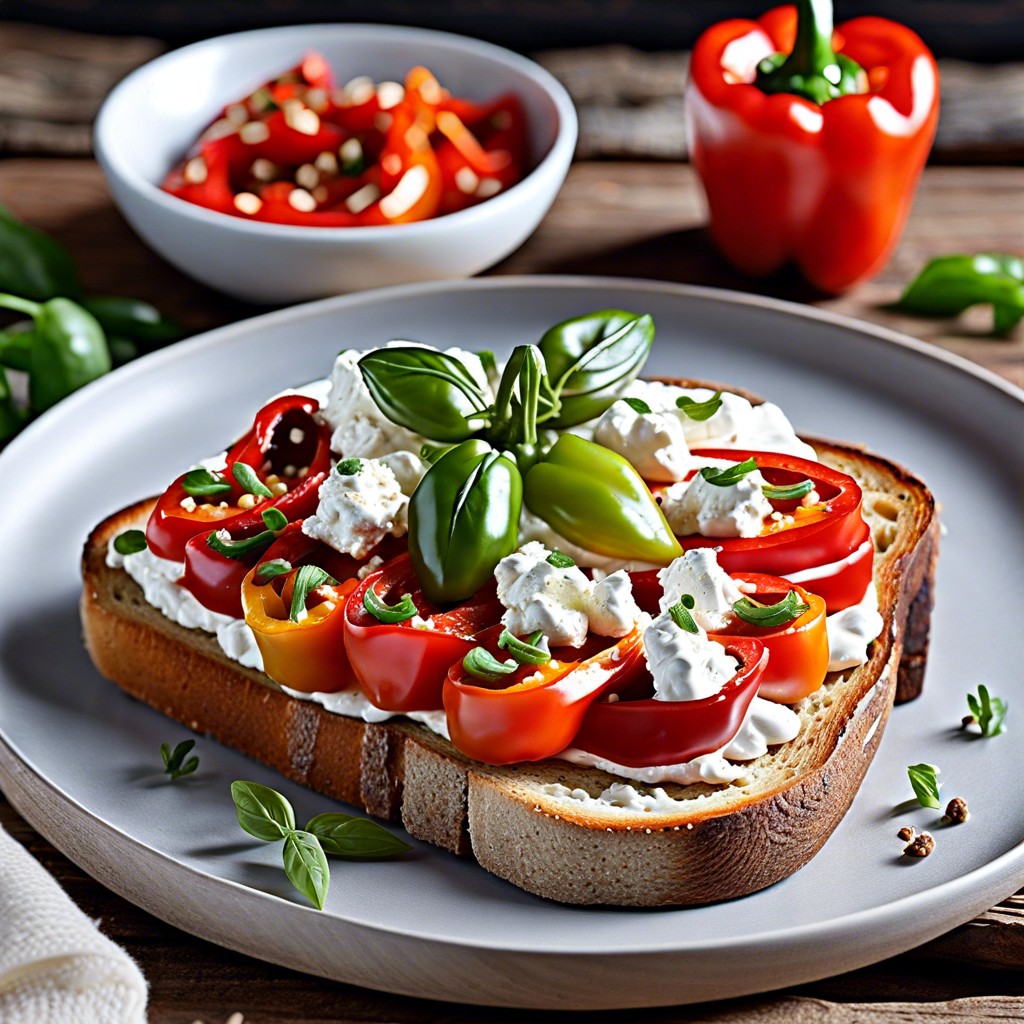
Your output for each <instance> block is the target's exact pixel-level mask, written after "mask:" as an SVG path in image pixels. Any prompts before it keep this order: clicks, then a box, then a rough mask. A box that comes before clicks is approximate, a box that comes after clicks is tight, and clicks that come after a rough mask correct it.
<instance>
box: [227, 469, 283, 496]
mask: <svg viewBox="0 0 1024 1024" xmlns="http://www.w3.org/2000/svg"><path fill="white" fill-rule="evenodd" d="M231 475H232V476H233V477H234V478H235V482H236V483H237V484H238V486H239V487H241V488H242V490H243V491H245V492H246V494H255V495H256V497H258V498H272V497H273V496H274V495H273V493H272V492H271V490H270V488H269V487H268V486H267V485H266V484H265V483H264V482H263V481H262V480H261V479H260V478H259V477H258V476H257V475H256V470H254V469H253V468H252V466H250V465H247V464H246V463H244V462H236V463H234V464H233V465H232V467H231Z"/></svg>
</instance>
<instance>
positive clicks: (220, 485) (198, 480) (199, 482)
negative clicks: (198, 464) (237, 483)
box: [181, 468, 231, 498]
mask: <svg viewBox="0 0 1024 1024" xmlns="http://www.w3.org/2000/svg"><path fill="white" fill-rule="evenodd" d="M181 486H182V489H183V490H184V491H185V493H186V494H190V495H192V497H193V498H208V497H210V496H211V495H214V494H226V493H227V492H228V491H230V490H231V484H229V483H228V482H227V480H225V479H224V477H222V476H214V475H213V473H211V472H210V471H209V470H208V469H202V468H200V469H190V470H189V471H188V472H187V473H186V474H185V475H184V476H183V477H182V479H181Z"/></svg>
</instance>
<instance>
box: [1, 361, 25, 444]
mask: <svg viewBox="0 0 1024 1024" xmlns="http://www.w3.org/2000/svg"><path fill="white" fill-rule="evenodd" d="M24 422H25V416H24V414H23V413H22V411H21V410H20V409H19V408H18V407H17V406H16V405H15V404H14V396H13V395H12V394H11V386H10V384H8V383H7V374H6V373H4V371H3V369H0V442H3V441H6V440H7V439H8V438H11V437H14V435H15V434H16V433H17V432H18V431H19V430H21V428H22V426H23V425H24Z"/></svg>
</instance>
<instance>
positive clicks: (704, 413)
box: [676, 391, 722, 422]
mask: <svg viewBox="0 0 1024 1024" xmlns="http://www.w3.org/2000/svg"><path fill="white" fill-rule="evenodd" d="M676 408H677V409H682V410H683V412H684V413H686V415H687V416H688V417H689V418H690V419H691V420H697V421H698V422H703V421H704V420H709V419H711V417H712V416H714V415H715V413H716V412H718V410H719V409H721V408H722V392H721V391H716V392H715V393H714V394H713V395H712V396H711V397H710V398H708V399H706V400H705V401H703V402H698V401H697V400H696V399H693V398H690V396H689V395H680V396H679V397H678V398H677V399H676Z"/></svg>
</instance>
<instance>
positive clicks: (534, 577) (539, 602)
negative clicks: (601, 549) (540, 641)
mask: <svg viewBox="0 0 1024 1024" xmlns="http://www.w3.org/2000/svg"><path fill="white" fill-rule="evenodd" d="M549 554H551V552H550V551H549V550H548V549H547V548H545V547H544V545H543V544H540V543H538V542H536V541H532V542H530V543H529V544H524V545H523V547H522V548H521V549H520V550H519V551H516V552H513V553H512V554H511V555H508V556H506V557H505V558H503V559H502V560H501V561H500V562H499V563H498V565H497V566H496V568H495V570H494V577H495V579H496V580H497V583H498V600H499V601H501V603H502V604H503V605H504V606H505V608H506V609H507V611H506V612H505V614H504V615H503V616H502V622H503V623H504V625H505V628H506V629H508V630H509V632H511V633H515V634H517V635H524V634H527V633H533V632H535V631H536V630H540V631H541V632H542V633H543V634H544V635H545V636H546V637H547V639H548V643H549V644H550V645H551V646H552V647H558V646H566V645H567V646H570V647H582V646H583V642H584V641H585V640H586V638H587V632H588V631H589V630H593V631H594V632H595V633H597V634H598V635H600V636H612V637H619V636H625V635H626V634H627V633H628V632H629V631H630V630H631V629H632V628H633V624H634V623H635V622H636V620H637V618H638V617H639V615H640V609H639V608H638V607H637V604H636V601H635V600H634V599H633V586H632V583H631V582H630V579H629V577H628V576H627V575H626V573H624V572H616V573H612V574H611V575H610V576H608V577H606V578H605V579H603V580H601V581H600V582H598V583H595V582H594V581H593V580H590V579H588V578H587V576H586V575H585V574H584V572H583V571H582V570H581V569H580V568H578V567H577V566H575V565H573V566H569V567H567V568H564V569H560V568H557V567H556V566H553V565H551V563H550V562H548V561H547V557H548V555H549Z"/></svg>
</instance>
